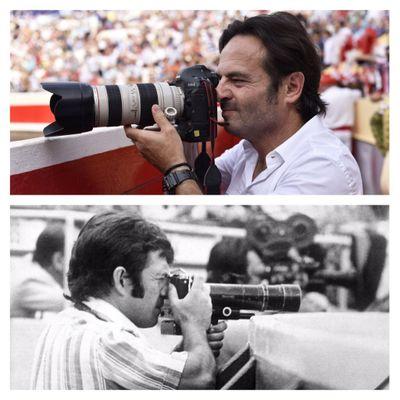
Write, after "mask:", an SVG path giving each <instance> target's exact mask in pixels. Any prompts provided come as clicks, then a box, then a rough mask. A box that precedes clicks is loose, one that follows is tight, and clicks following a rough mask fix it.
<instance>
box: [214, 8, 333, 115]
mask: <svg viewBox="0 0 400 400" xmlns="http://www.w3.org/2000/svg"><path fill="white" fill-rule="evenodd" d="M236 35H251V36H255V37H257V38H258V39H260V40H261V42H262V43H263V45H264V47H265V48H266V50H267V52H266V57H265V59H264V69H265V71H266V72H267V74H268V75H269V76H270V78H271V87H272V89H273V92H274V93H277V92H278V89H279V87H280V85H281V83H282V79H283V78H284V77H286V76H288V75H289V74H291V73H293V72H302V73H303V74H304V78H305V79H304V87H303V92H302V94H301V97H300V99H299V101H298V102H297V104H296V108H297V111H298V112H299V113H300V115H301V117H302V119H303V122H307V121H308V120H310V119H311V118H312V117H314V116H315V115H317V114H325V112H326V104H325V103H324V102H323V101H322V99H321V98H320V95H319V93H318V89H319V82H320V79H321V59H320V57H319V55H318V52H317V49H316V46H315V45H314V44H313V42H312V41H311V38H310V37H309V35H308V34H307V31H306V29H305V28H304V26H303V25H302V23H301V22H300V21H299V19H298V18H297V17H295V16H294V15H292V14H290V13H288V12H277V13H273V14H269V15H264V14H263V15H257V16H255V17H251V18H246V19H245V20H244V21H240V20H235V21H234V22H232V23H231V24H229V25H228V27H227V28H226V29H225V30H224V31H223V32H222V35H221V37H220V39H219V51H220V52H221V51H222V50H223V48H224V47H225V46H226V45H227V43H228V42H229V41H230V40H231V39H232V38H233V37H234V36H236Z"/></svg>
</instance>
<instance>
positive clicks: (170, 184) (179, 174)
mask: <svg viewBox="0 0 400 400" xmlns="http://www.w3.org/2000/svg"><path fill="white" fill-rule="evenodd" d="M188 179H193V180H194V181H196V182H197V177H196V174H195V173H194V171H193V170H192V169H183V170H178V171H171V172H169V173H168V174H167V175H165V176H164V178H163V192H164V193H168V194H175V189H176V187H177V186H178V185H180V184H181V183H182V182H184V181H186V180H188Z"/></svg>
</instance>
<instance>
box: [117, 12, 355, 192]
mask: <svg viewBox="0 0 400 400" xmlns="http://www.w3.org/2000/svg"><path fill="white" fill-rule="evenodd" d="M219 47H220V53H221V54H220V61H219V66H218V69H217V72H218V74H219V76H220V82H219V84H218V86H217V95H218V98H219V101H220V106H221V109H222V117H223V119H224V125H225V129H226V130H227V131H228V132H229V133H232V134H233V135H236V136H238V137H240V138H241V139H243V140H241V142H239V143H238V144H237V145H236V146H234V147H233V148H231V149H229V150H227V151H226V152H225V153H224V154H222V155H221V156H220V157H218V158H217V159H216V165H217V167H218V169H219V170H220V172H221V176H222V184H221V189H222V192H223V193H226V194H277V195H279V194H362V182H361V175H360V171H359V168H358V166H357V163H356V161H355V160H354V158H353V157H352V155H351V153H350V152H349V151H348V149H347V148H346V147H345V146H344V145H342V143H341V142H340V141H339V140H338V139H337V138H335V136H334V135H333V134H332V132H330V131H329V129H327V128H326V127H325V126H324V125H323V123H322V122H321V118H320V115H323V114H324V113H325V104H324V103H323V101H322V100H321V98H320V96H319V93H318V87H319V81H320V75H321V72H320V59H319V56H318V54H317V52H316V49H315V46H314V45H313V43H312V41H311V39H310V37H309V36H308V34H307V32H306V30H305V28H304V27H303V25H302V24H301V23H300V21H299V20H298V19H297V18H296V17H295V16H293V15H291V14H289V13H286V12H278V13H274V14H270V15H259V16H256V17H252V18H248V19H245V20H244V21H238V20H236V21H234V22H233V23H232V24H230V25H229V26H228V28H227V29H225V30H224V31H223V33H222V36H221V38H220V42H219ZM152 113H153V117H154V120H155V121H156V123H157V124H158V125H159V127H160V130H161V132H158V133H155V132H149V131H142V130H140V129H134V128H131V127H129V126H126V127H125V132H126V135H127V136H128V137H129V138H130V139H132V140H133V141H134V143H135V144H136V146H137V148H138V150H139V151H140V152H141V153H142V155H143V156H144V157H145V158H146V159H147V160H148V161H149V162H151V163H152V164H153V165H155V166H156V167H157V168H159V169H160V170H161V171H162V172H163V173H166V172H167V175H171V178H172V179H170V181H173V182H175V184H174V185H175V186H174V187H171V188H169V189H170V191H171V193H175V194H202V192H201V190H200V188H199V186H198V185H197V182H196V180H195V178H194V175H193V174H192V173H191V171H190V166H188V165H185V163H186V161H187V160H186V158H185V155H184V151H183V145H182V142H181V140H180V137H179V135H178V134H177V132H176V130H175V128H174V127H173V126H172V125H171V124H170V123H169V121H168V120H167V118H166V117H165V116H164V114H163V112H162V110H160V109H159V107H158V106H156V105H155V106H153V108H152Z"/></svg>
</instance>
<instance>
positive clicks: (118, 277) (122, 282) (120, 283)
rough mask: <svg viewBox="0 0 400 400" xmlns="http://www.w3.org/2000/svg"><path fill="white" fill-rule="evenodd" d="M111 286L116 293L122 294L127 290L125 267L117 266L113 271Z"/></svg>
mask: <svg viewBox="0 0 400 400" xmlns="http://www.w3.org/2000/svg"><path fill="white" fill-rule="evenodd" d="M113 286H114V288H115V290H116V291H117V293H118V294H120V295H121V296H124V295H125V294H126V292H127V290H128V276H127V273H126V269H125V268H124V267H122V266H118V267H117V268H115V269H114V272H113Z"/></svg>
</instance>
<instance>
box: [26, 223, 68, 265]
mask: <svg viewBox="0 0 400 400" xmlns="http://www.w3.org/2000/svg"><path fill="white" fill-rule="evenodd" d="M64 243H65V235H64V225H63V224H62V223H61V222H60V223H58V222H54V223H50V224H49V225H47V226H46V228H45V229H44V230H43V231H42V233H41V234H40V235H39V236H38V238H37V240H36V246H35V251H34V252H33V257H32V261H33V262H36V263H38V264H39V265H40V266H41V267H42V268H44V269H48V268H49V267H50V266H51V265H52V257H53V254H54V253H57V252H60V253H61V254H64Z"/></svg>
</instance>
